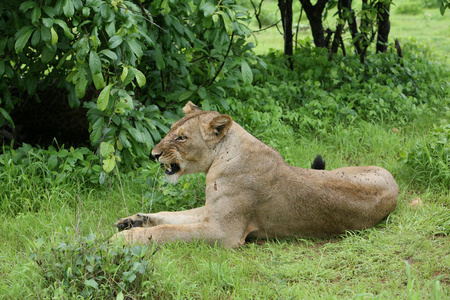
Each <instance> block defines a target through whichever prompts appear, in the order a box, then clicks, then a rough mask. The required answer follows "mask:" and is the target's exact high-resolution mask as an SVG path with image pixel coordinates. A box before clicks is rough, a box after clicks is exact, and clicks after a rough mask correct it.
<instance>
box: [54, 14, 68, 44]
mask: <svg viewBox="0 0 450 300" xmlns="http://www.w3.org/2000/svg"><path fill="white" fill-rule="evenodd" d="M53 23H55V24H56V25H58V26H59V27H61V28H62V30H63V31H64V36H65V37H66V38H68V39H69V40H72V39H73V34H72V32H70V29H69V27H67V24H66V23H65V22H63V21H61V20H57V19H56V20H53Z"/></svg>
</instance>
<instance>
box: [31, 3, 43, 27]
mask: <svg viewBox="0 0 450 300" xmlns="http://www.w3.org/2000/svg"><path fill="white" fill-rule="evenodd" d="M41 14H42V12H41V9H40V8H39V6H37V7H35V8H33V10H32V11H31V23H32V24H33V25H35V26H38V25H39V19H40V18H41Z"/></svg>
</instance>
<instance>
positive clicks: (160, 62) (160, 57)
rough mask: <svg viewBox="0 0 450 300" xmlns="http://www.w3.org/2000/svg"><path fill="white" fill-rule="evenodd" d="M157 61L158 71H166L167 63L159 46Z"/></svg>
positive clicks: (156, 54)
mask: <svg viewBox="0 0 450 300" xmlns="http://www.w3.org/2000/svg"><path fill="white" fill-rule="evenodd" d="M155 59H156V67H157V68H158V70H164V69H165V68H166V63H165V62H164V58H163V54H162V50H161V47H160V46H159V45H158V46H157V47H156V48H155Z"/></svg>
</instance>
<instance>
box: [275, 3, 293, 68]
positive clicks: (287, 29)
mask: <svg viewBox="0 0 450 300" xmlns="http://www.w3.org/2000/svg"><path fill="white" fill-rule="evenodd" d="M278 7H279V8H280V12H281V21H282V23H283V38H284V55H285V57H286V59H287V60H288V62H289V63H288V65H289V67H290V68H291V69H292V68H293V65H292V54H293V49H294V48H293V44H292V37H293V35H292V0H278Z"/></svg>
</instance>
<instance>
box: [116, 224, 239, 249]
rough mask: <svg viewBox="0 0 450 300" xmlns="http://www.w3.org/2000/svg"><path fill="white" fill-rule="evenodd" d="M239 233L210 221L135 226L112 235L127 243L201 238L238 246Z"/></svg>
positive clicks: (211, 241)
mask: <svg viewBox="0 0 450 300" xmlns="http://www.w3.org/2000/svg"><path fill="white" fill-rule="evenodd" d="M240 237H241V236H240V235H239V234H236V232H230V233H228V234H227V233H226V232H224V231H223V230H221V228H220V226H218V225H215V224H213V223H210V222H202V223H196V224H187V225H159V226H155V227H135V228H131V229H129V230H124V231H121V232H118V233H117V234H115V235H114V236H113V237H112V240H113V241H116V240H119V241H120V240H123V241H124V242H125V243H127V244H135V243H137V244H143V245H147V244H150V243H155V244H161V243H168V242H175V241H185V242H192V241H195V240H203V241H205V242H207V243H210V244H214V243H216V242H217V243H219V244H221V245H223V246H224V247H231V248H235V247H238V246H239V243H240Z"/></svg>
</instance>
